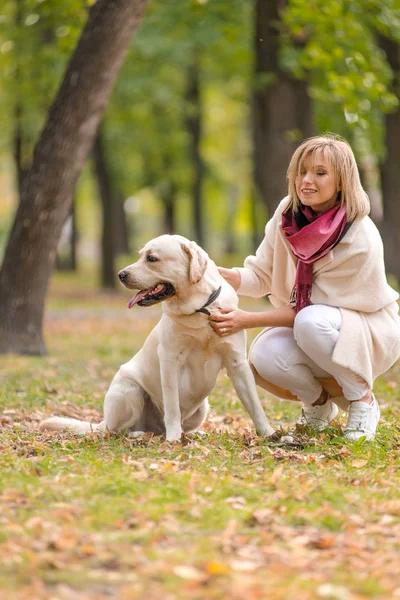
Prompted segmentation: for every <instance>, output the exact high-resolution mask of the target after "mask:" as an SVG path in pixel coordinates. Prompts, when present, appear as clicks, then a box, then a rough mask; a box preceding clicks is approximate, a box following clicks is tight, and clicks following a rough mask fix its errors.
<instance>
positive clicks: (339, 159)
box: [287, 135, 370, 221]
mask: <svg viewBox="0 0 400 600" xmlns="http://www.w3.org/2000/svg"><path fill="white" fill-rule="evenodd" d="M316 152H322V155H323V156H324V158H325V159H326V160H327V161H328V164H329V165H330V166H331V167H332V169H333V171H334V174H335V176H336V178H337V183H338V187H339V189H340V202H341V205H342V206H345V207H346V212H347V220H348V221H353V219H355V217H357V216H358V215H362V216H364V215H368V213H369V211H370V202H369V198H368V195H367V193H366V191H365V190H364V188H363V187H362V185H361V181H360V175H359V172H358V167H357V163H356V159H355V156H354V153H353V150H352V149H351V147H350V145H349V144H348V142H346V140H344V139H343V138H340V137H339V136H334V135H323V136H316V137H312V138H308V139H306V140H304V141H303V142H302V143H301V144H300V146H299V147H298V148H297V150H296V151H295V153H294V154H293V156H292V159H291V161H290V164H289V168H288V171H287V178H288V182H289V202H288V207H287V210H293V211H296V210H297V209H298V207H299V204H300V199H299V197H298V195H297V192H296V177H297V176H298V175H299V174H300V172H301V170H302V166H303V163H304V161H305V159H306V157H307V156H309V155H310V154H312V155H315V153H316Z"/></svg>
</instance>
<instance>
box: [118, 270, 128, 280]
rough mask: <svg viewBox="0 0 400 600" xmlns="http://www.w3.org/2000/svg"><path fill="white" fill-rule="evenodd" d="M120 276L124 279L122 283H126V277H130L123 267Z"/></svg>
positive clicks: (120, 278)
mask: <svg viewBox="0 0 400 600" xmlns="http://www.w3.org/2000/svg"><path fill="white" fill-rule="evenodd" d="M118 277H119V280H120V281H122V283H124V282H125V281H126V278H127V277H128V271H124V269H122V271H120V272H119V273H118Z"/></svg>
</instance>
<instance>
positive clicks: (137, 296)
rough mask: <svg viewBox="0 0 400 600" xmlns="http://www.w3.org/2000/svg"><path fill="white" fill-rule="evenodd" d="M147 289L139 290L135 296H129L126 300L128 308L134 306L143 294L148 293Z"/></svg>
mask: <svg viewBox="0 0 400 600" xmlns="http://www.w3.org/2000/svg"><path fill="white" fill-rule="evenodd" d="M148 291H149V290H141V291H140V292H138V293H137V294H136V295H135V296H133V298H131V299H130V300H129V302H128V308H132V306H135V304H137V303H138V302H140V301H141V300H142V299H143V298H144V297H145V295H146V294H147V293H148Z"/></svg>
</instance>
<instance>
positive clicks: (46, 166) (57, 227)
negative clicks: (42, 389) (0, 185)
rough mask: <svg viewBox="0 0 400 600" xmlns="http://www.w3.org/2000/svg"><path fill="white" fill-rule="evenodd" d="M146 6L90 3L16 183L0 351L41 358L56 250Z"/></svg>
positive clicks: (117, 0) (0, 296) (0, 306)
mask: <svg viewBox="0 0 400 600" xmlns="http://www.w3.org/2000/svg"><path fill="white" fill-rule="evenodd" d="M147 3H148V0H135V1H134V0H114V1H113V2H108V0H98V1H97V2H96V4H95V5H93V6H92V7H91V9H90V12H89V17H88V21H87V23H86V26H85V28H84V30H83V32H82V35H81V38H80V40H79V42H78V45H77V47H76V49H75V51H74V53H73V56H72V58H71V61H70V63H69V65H68V67H67V70H66V73H65V76H64V79H63V81H62V83H61V86H60V89H59V91H58V93H57V96H56V98H55V100H54V102H53V104H52V106H51V109H50V111H49V115H48V118H47V122H46V124H45V127H44V129H43V132H42V134H41V136H40V139H39V141H38V144H37V146H36V148H35V152H34V158H33V164H32V167H31V169H30V170H29V172H28V173H27V175H26V176H25V178H24V181H23V185H22V190H21V201H20V204H19V207H18V210H17V214H16V217H15V220H14V225H13V227H12V230H11V234H10V238H9V241H8V245H7V248H6V252H5V256H4V262H3V265H2V268H1V271H0V351H1V352H18V353H29V354H43V353H45V352H46V347H45V343H44V340H43V331H42V330H43V314H44V303H45V298H46V293H47V288H48V282H49V278H50V274H51V271H52V268H53V265H54V262H55V257H56V248H57V242H58V239H59V236H60V233H61V229H62V226H63V224H64V221H65V219H66V217H67V215H68V214H69V211H70V207H71V201H72V195H73V190H74V187H75V184H76V181H77V179H78V176H79V174H80V172H81V170H82V167H83V164H84V162H85V160H86V157H87V155H88V153H89V151H90V148H91V146H92V143H93V140H94V137H95V134H96V130H97V127H98V125H99V122H100V119H101V117H102V114H103V112H104V108H105V106H106V103H107V100H108V98H109V95H110V93H111V89H112V87H113V84H114V81H115V78H116V75H117V73H118V71H119V68H120V66H121V64H122V61H123V58H124V55H125V53H126V50H127V48H128V46H129V43H130V41H131V38H132V35H133V33H134V31H135V30H136V28H137V26H138V24H139V22H140V19H141V17H142V16H143V13H144V10H145V8H146V5H147Z"/></svg>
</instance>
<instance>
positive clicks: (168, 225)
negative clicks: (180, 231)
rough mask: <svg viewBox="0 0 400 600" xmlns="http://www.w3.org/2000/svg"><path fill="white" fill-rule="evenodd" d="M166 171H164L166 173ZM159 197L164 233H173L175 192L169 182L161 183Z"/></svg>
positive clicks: (174, 187)
mask: <svg viewBox="0 0 400 600" xmlns="http://www.w3.org/2000/svg"><path fill="white" fill-rule="evenodd" d="M167 172H168V171H167V170H166V173H167ZM158 188H159V195H160V198H161V200H162V203H163V206H164V233H171V234H173V233H175V218H176V215H175V213H176V210H175V209H176V196H177V190H176V186H175V185H174V183H172V182H171V181H163V182H162V183H161V184H160V185H159V186H158Z"/></svg>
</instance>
